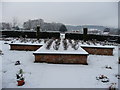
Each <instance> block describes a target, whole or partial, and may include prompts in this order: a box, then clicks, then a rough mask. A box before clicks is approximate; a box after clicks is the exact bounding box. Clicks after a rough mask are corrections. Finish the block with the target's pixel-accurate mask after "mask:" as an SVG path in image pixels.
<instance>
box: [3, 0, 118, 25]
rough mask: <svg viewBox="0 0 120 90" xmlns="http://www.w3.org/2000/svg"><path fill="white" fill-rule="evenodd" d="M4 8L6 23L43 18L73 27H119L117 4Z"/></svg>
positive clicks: (13, 4) (30, 4) (14, 5)
mask: <svg viewBox="0 0 120 90" xmlns="http://www.w3.org/2000/svg"><path fill="white" fill-rule="evenodd" d="M4 1H5V0H4ZM2 6H3V7H2V10H3V13H2V16H3V17H2V18H3V21H5V22H11V21H12V18H13V17H17V18H18V20H19V22H21V23H22V22H24V21H26V20H28V19H37V18H41V19H44V20H45V21H46V22H60V23H64V24H71V25H83V24H90V25H93V24H94V25H103V26H109V27H118V3H117V2H3V3H2Z"/></svg>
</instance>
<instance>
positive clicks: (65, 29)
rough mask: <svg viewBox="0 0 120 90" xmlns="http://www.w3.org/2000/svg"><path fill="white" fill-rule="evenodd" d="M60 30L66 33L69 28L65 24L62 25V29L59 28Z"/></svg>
mask: <svg viewBox="0 0 120 90" xmlns="http://www.w3.org/2000/svg"><path fill="white" fill-rule="evenodd" d="M59 31H60V32H62V33H64V32H66V31H67V28H66V26H65V25H61V27H60V29H59Z"/></svg>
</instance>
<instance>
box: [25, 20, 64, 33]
mask: <svg viewBox="0 0 120 90" xmlns="http://www.w3.org/2000/svg"><path fill="white" fill-rule="evenodd" d="M37 25H40V28H41V30H42V31H59V28H60V26H61V25H62V24H61V23H54V22H52V23H47V22H44V20H43V19H35V20H28V21H26V22H24V24H23V27H24V29H26V30H31V29H33V30H35V28H36V26H37Z"/></svg>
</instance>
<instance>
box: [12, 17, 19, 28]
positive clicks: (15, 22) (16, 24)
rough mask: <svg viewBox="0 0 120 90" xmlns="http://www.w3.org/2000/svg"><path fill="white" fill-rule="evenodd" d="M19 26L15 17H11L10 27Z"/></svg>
mask: <svg viewBox="0 0 120 90" xmlns="http://www.w3.org/2000/svg"><path fill="white" fill-rule="evenodd" d="M18 25H19V20H18V18H17V17H13V19H12V27H17V26H18Z"/></svg>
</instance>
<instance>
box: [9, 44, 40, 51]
mask: <svg viewBox="0 0 120 90" xmlns="http://www.w3.org/2000/svg"><path fill="white" fill-rule="evenodd" d="M41 46H42V45H17V44H10V50H23V51H36V50H37V49H39V48H40V47H41Z"/></svg>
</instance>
